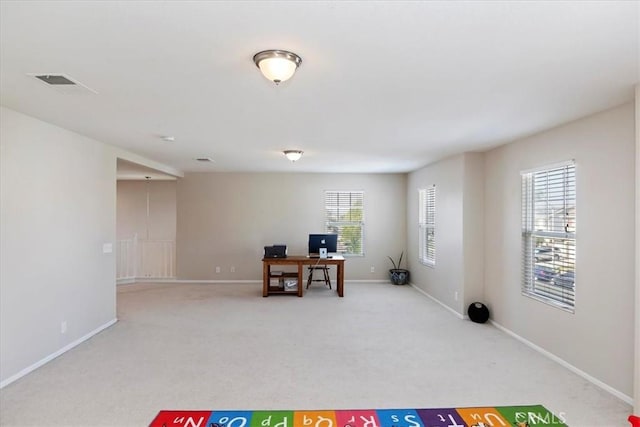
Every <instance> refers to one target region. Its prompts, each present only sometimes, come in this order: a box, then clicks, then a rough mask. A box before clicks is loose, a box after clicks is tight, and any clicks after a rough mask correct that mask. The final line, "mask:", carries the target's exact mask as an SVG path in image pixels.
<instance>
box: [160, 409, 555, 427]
mask: <svg viewBox="0 0 640 427" xmlns="http://www.w3.org/2000/svg"><path fill="white" fill-rule="evenodd" d="M506 426H512V427H534V426H536V427H537V426H554V427H567V424H565V415H564V414H563V413H560V414H558V415H556V414H553V413H552V412H550V411H549V410H547V409H546V408H545V407H544V406H542V405H528V406H491V407H477V408H437V409H337V410H310V411H306V410H304V411H298V410H295V411H282V410H275V411H226V410H225V411H217V410H212V411H160V412H159V413H158V415H157V416H156V418H155V419H154V420H153V421H152V422H151V424H150V427H506Z"/></svg>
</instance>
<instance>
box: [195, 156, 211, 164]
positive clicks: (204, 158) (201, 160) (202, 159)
mask: <svg viewBox="0 0 640 427" xmlns="http://www.w3.org/2000/svg"><path fill="white" fill-rule="evenodd" d="M196 160H197V161H199V162H205V163H206V162H213V159H212V158H211V157H197V158H196Z"/></svg>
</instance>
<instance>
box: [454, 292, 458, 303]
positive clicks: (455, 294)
mask: <svg viewBox="0 0 640 427" xmlns="http://www.w3.org/2000/svg"><path fill="white" fill-rule="evenodd" d="M453 299H454V300H456V301H458V291H455V292H454V293H453Z"/></svg>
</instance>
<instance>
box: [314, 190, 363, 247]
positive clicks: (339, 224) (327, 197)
mask: <svg viewBox="0 0 640 427" xmlns="http://www.w3.org/2000/svg"><path fill="white" fill-rule="evenodd" d="M334 195H335V196H334ZM342 197H344V198H348V199H349V203H348V205H347V206H348V208H346V212H344V209H345V205H344V204H343V203H341V198H342ZM334 198H335V200H336V203H335V204H332V203H331V202H332V199H334ZM358 201H360V202H361V206H360V207H359V209H358V206H357V204H354V203H358ZM332 210H335V216H336V217H340V216H342V215H351V214H352V212H354V210H355V212H354V213H356V215H355V216H356V218H355V219H354V218H351V219H348V220H344V219H343V220H338V219H334V217H333V216H332V215H331V213H330V212H331V211H332ZM358 210H359V211H360V215H359V216H360V219H358V218H357V216H358V215H357V211H358ZM364 224H365V214H364V191H363V190H324V229H325V233H335V234H338V253H340V254H341V255H342V256H344V257H364V255H365V246H364V243H365V239H364ZM343 227H359V228H360V236H359V246H360V251H359V252H346V251H345V250H344V248H345V243H344V242H342V237H343V233H342V230H343ZM341 249H342V250H341Z"/></svg>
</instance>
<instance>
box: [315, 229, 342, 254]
mask: <svg viewBox="0 0 640 427" xmlns="http://www.w3.org/2000/svg"><path fill="white" fill-rule="evenodd" d="M320 248H327V252H328V253H335V252H338V235H337V234H309V255H318V254H319V253H320Z"/></svg>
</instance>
